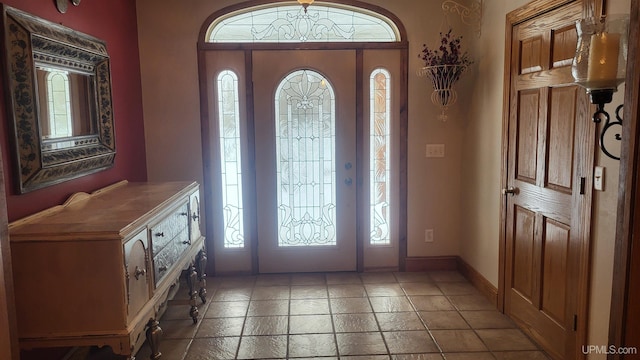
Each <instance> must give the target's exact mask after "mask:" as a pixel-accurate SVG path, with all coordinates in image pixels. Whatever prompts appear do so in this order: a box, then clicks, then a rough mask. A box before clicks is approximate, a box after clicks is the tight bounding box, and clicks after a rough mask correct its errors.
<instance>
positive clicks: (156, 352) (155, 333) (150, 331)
mask: <svg viewBox="0 0 640 360" xmlns="http://www.w3.org/2000/svg"><path fill="white" fill-rule="evenodd" d="M147 326H148V328H147V341H148V342H149V347H151V360H158V359H160V357H162V353H161V352H160V341H161V340H162V328H161V327H160V323H159V322H158V321H157V320H155V319H151V320H149V323H148V324H147Z"/></svg>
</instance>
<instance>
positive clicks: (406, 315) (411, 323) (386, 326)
mask: <svg viewBox="0 0 640 360" xmlns="http://www.w3.org/2000/svg"><path fill="white" fill-rule="evenodd" d="M376 318H377V319H378V324H379V325H380V330H382V331H400V330H425V327H424V324H423V323H422V320H421V319H420V317H419V316H418V314H416V313H415V312H395V313H377V314H376Z"/></svg>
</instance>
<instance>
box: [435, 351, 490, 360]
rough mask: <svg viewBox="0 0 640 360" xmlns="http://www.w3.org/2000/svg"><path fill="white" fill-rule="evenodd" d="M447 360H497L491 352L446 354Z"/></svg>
mask: <svg viewBox="0 0 640 360" xmlns="http://www.w3.org/2000/svg"><path fill="white" fill-rule="evenodd" d="M444 357H445V358H446V359H447V360H496V358H495V357H494V356H493V354H491V353H490V352H471V353H446V354H444Z"/></svg>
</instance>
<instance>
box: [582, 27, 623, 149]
mask: <svg viewBox="0 0 640 360" xmlns="http://www.w3.org/2000/svg"><path fill="white" fill-rule="evenodd" d="M576 30H577V32H578V45H577V48H576V54H575V57H574V59H573V64H572V67H571V73H572V75H573V78H574V80H575V83H576V84H578V85H580V86H582V87H584V88H585V89H586V90H587V93H588V94H589V96H590V100H591V103H592V104H595V105H596V106H597V109H596V111H595V113H594V114H593V118H592V119H593V122H595V123H596V124H597V123H600V122H602V121H604V124H603V125H602V129H601V132H600V149H601V150H602V152H603V153H604V154H605V155H607V156H608V157H610V158H612V159H616V160H620V157H618V156H615V155H613V154H611V152H610V151H609V150H608V149H607V147H606V144H605V142H604V139H605V134H606V133H607V131H608V130H610V129H611V127H612V126H614V125H622V118H621V117H620V111H621V110H622V108H623V105H620V106H618V107H617V108H616V119H617V121H613V122H612V121H611V117H610V115H609V113H608V112H607V111H606V110H605V104H609V103H611V101H612V99H613V93H614V92H616V91H618V86H619V85H620V84H622V83H623V82H624V81H625V77H626V64H627V53H628V48H629V46H628V32H629V17H628V16H627V15H618V16H602V17H600V18H588V19H582V20H579V21H577V22H576ZM615 139H616V140H621V136H620V134H616V135H615Z"/></svg>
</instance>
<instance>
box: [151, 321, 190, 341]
mask: <svg viewBox="0 0 640 360" xmlns="http://www.w3.org/2000/svg"><path fill="white" fill-rule="evenodd" d="M197 325H198V324H194V323H193V320H191V319H189V320H162V319H160V328H161V329H162V338H163V339H191V338H193V336H194V334H195V333H196V330H197V329H198V326H197Z"/></svg>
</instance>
